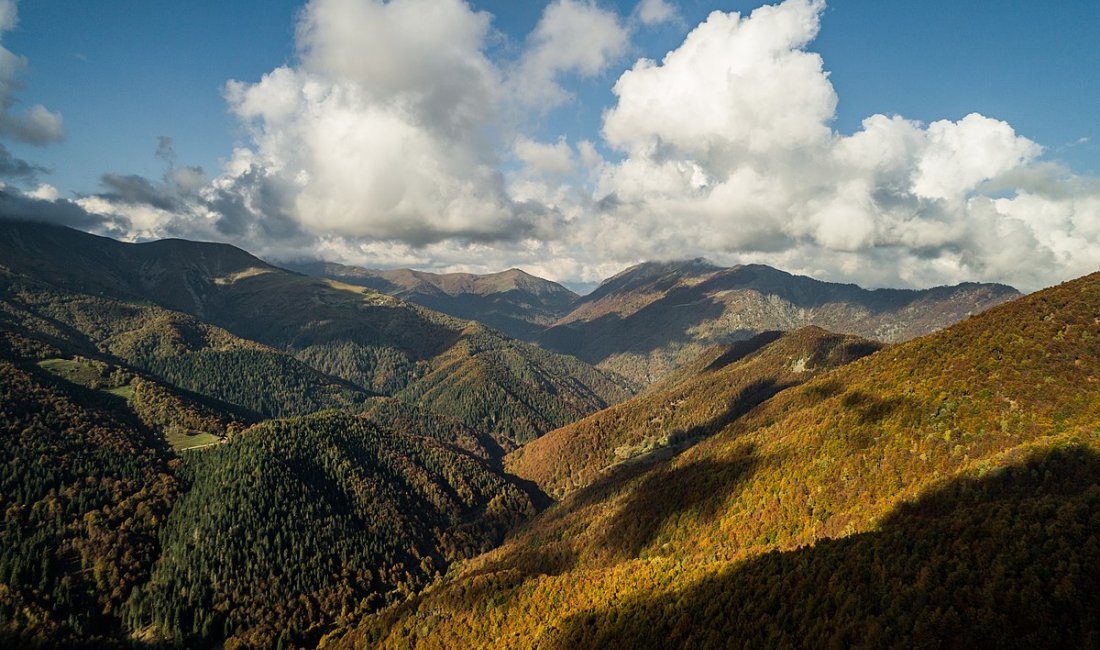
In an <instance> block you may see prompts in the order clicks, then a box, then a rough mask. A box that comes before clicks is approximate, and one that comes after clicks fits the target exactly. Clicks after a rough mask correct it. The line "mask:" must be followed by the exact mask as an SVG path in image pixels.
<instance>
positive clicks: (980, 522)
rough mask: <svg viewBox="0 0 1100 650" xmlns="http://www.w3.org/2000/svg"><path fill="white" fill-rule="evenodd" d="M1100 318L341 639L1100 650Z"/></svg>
mask: <svg viewBox="0 0 1100 650" xmlns="http://www.w3.org/2000/svg"><path fill="white" fill-rule="evenodd" d="M1098 315H1100V274H1095V275H1091V276H1088V277H1085V278H1081V279H1079V280H1076V281H1073V282H1068V283H1065V284H1062V285H1059V286H1057V287H1053V288H1051V289H1047V290H1044V291H1040V292H1038V293H1035V294H1032V295H1029V296H1026V297H1023V298H1020V299H1018V300H1015V301H1012V302H1010V303H1008V304H1005V305H1001V306H999V307H995V308H993V309H990V310H989V311H987V312H985V313H982V314H980V315H977V316H974V317H973V318H970V319H967V320H965V321H963V322H961V323H959V324H957V325H955V326H953V327H950V328H948V329H946V330H944V331H941V332H938V333H935V334H932V335H929V336H925V337H922V338H919V339H916V340H913V341H910V342H908V343H902V344H898V345H895V346H892V347H889V348H887V349H885V350H883V351H881V352H879V353H877V354H873V355H870V356H867V357H864V358H863V359H860V360H858V361H855V362H853V363H850V364H848V365H845V366H843V367H841V368H839V369H837V370H834V371H831V372H826V373H823V374H821V375H820V376H818V377H816V378H814V379H812V380H811V381H808V382H806V383H805V384H802V385H800V386H796V387H792V388H789V389H787V390H784V391H782V392H779V393H778V394H776V395H775V396H774V397H772V398H771V399H769V400H767V401H765V402H763V403H762V404H760V405H758V406H757V407H756V408H754V409H753V410H752V411H750V412H749V413H747V414H746V415H744V416H742V417H740V418H738V419H736V420H734V421H733V422H731V423H730V424H729V425H727V426H726V427H724V428H723V429H722V430H721V431H720V432H718V433H716V434H715V435H713V436H711V437H709V438H707V439H705V440H703V441H702V442H700V443H698V444H696V445H695V446H693V447H691V448H690V449H688V450H686V451H684V452H683V453H682V454H680V455H679V456H677V457H675V458H674V459H672V460H670V461H667V462H663V463H658V464H655V465H653V466H652V467H649V468H646V469H645V470H644V471H640V472H635V473H630V472H626V473H624V472H620V473H613V474H611V475H609V476H607V477H606V479H605V480H600V481H597V482H595V483H593V484H592V485H590V486H588V487H587V488H584V489H582V490H578V491H576V492H573V493H571V494H569V495H568V496H567V497H565V499H563V500H562V502H561V503H559V504H557V505H555V506H554V507H552V508H550V509H549V510H547V511H545V512H543V513H542V514H540V515H539V516H538V517H536V518H535V519H534V520H532V521H531V522H530V523H529V524H528V525H526V526H524V527H523V528H522V529H521V530H519V531H518V532H517V533H516V534H515V535H514V536H512V537H511V538H510V539H509V540H508V541H507V542H506V543H505V544H504V545H503V546H502V547H501V548H500V549H498V550H496V551H494V552H492V553H489V554H487V555H484V556H482V557H480V558H478V559H477V560H475V561H472V562H469V563H467V564H465V565H464V566H463V568H462V570H461V571H458V572H456V573H455V574H453V575H452V576H451V577H449V579H448V580H447V581H446V582H445V583H444V584H443V585H441V586H439V587H437V588H435V589H433V590H431V591H430V592H427V593H426V594H424V595H422V596H420V597H417V598H414V599H413V600H411V601H409V602H408V603H406V604H404V605H401V606H397V607H394V608H391V609H389V610H387V611H385V612H383V613H381V614H378V615H375V616H372V617H368V618H367V619H365V620H364V621H363V623H362V624H361V625H360V626H358V627H356V628H355V629H353V630H352V631H350V632H348V633H343V634H341V635H337V636H334V637H333V638H332V639H330V641H331V642H332V645H335V646H337V647H345V646H348V645H352V644H355V643H360V642H363V641H369V642H370V643H371V644H373V645H377V646H381V647H397V646H400V647H408V646H428V647H447V646H463V647H489V646H491V645H493V644H494V643H498V642H499V640H500V639H508V640H510V641H509V643H510V644H511V645H514V646H516V647H551V648H557V647H561V648H565V647H601V646H608V645H610V646H615V645H617V646H618V647H660V646H662V645H664V644H666V643H672V644H673V645H677V644H686V645H704V644H709V643H714V642H716V641H719V640H729V639H732V640H735V643H738V644H743V645H752V646H759V647H770V646H776V645H784V644H788V643H792V642H793V643H795V644H796V645H797V644H800V643H809V644H810V645H837V646H861V647H881V646H884V645H885V646H892V647H913V646H943V645H951V644H961V645H963V646H966V645H992V646H1016V645H1019V644H1027V645H1038V646H1041V647H1067V646H1073V647H1079V646H1087V645H1090V644H1092V643H1094V642H1095V640H1096V638H1097V636H1096V634H1097V630H1098V629H1100V627H1098V626H1100V617H1098V612H1100V602H1098V601H1097V596H1096V592H1095V590H1094V589H1093V587H1092V585H1094V584H1095V581H1096V580H1097V578H1098V577H1100V576H1098V574H1097V572H1096V568H1095V567H1097V566H1100V533H1098V532H1097V531H1098V530H1100V528H1098V526H1097V524H1100V463H1098V462H1097V458H1098V456H1097V454H1098V451H1100V428H1098V423H1100V316H1098ZM796 640H797V641H796ZM724 642H725V641H723V643H724Z"/></svg>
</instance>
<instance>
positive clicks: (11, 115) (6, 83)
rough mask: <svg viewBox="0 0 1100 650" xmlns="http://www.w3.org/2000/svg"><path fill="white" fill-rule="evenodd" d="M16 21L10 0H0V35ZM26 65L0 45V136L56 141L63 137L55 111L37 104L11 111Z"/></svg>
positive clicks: (33, 141)
mask: <svg viewBox="0 0 1100 650" xmlns="http://www.w3.org/2000/svg"><path fill="white" fill-rule="evenodd" d="M17 22H18V15H17V11H16V6H15V2H14V0H0V36H2V35H3V33H4V32H7V31H11V30H12V29H14V28H15V25H16V23H17ZM26 67H27V61H26V59H24V58H23V57H21V56H18V55H16V54H14V53H12V52H11V50H8V49H7V48H6V47H4V46H3V45H0V137H5V138H11V139H14V140H19V141H21V142H26V143H28V144H32V145H36V146H42V145H46V144H50V143H52V142H59V141H61V140H62V139H64V137H65V128H64V125H63V122H62V119H61V115H60V114H59V113H53V112H50V111H49V110H47V109H46V107H45V106H42V105H41V104H36V105H34V106H31V107H30V108H29V109H27V111H26V112H25V113H17V112H15V111H13V107H14V105H15V103H16V99H15V94H16V92H17V91H18V90H19V88H20V86H19V79H18V77H19V74H20V73H21V72H22V71H23V69H24V68H26Z"/></svg>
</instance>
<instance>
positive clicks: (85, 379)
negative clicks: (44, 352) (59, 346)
mask: <svg viewBox="0 0 1100 650" xmlns="http://www.w3.org/2000/svg"><path fill="white" fill-rule="evenodd" d="M38 367H39V368H42V369H43V370H45V371H47V372H49V373H50V374H52V375H55V376H57V377H60V378H62V379H64V380H65V381H71V382H72V383H74V384H80V385H81V386H88V387H91V386H92V385H93V384H94V383H96V382H99V381H100V380H101V379H102V378H103V374H104V369H105V365H104V364H99V363H96V362H95V361H91V360H89V359H80V358H77V359H46V360H45V361H39V362H38Z"/></svg>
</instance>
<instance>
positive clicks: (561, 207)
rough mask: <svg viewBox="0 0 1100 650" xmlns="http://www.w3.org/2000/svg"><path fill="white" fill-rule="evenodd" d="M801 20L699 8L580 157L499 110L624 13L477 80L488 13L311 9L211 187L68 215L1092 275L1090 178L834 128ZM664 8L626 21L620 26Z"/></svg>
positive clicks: (614, 252) (169, 181)
mask: <svg viewBox="0 0 1100 650" xmlns="http://www.w3.org/2000/svg"><path fill="white" fill-rule="evenodd" d="M3 6H4V5H3V4H2V3H0V25H3V24H4V23H3V20H4V18H3V16H4V14H3V13H2V7H3ZM824 8H825V3H824V2H823V1H822V0H786V1H784V2H782V3H779V4H776V5H769V6H763V7H760V8H758V9H756V10H755V11H753V12H751V14H748V15H745V14H740V13H735V12H722V11H715V12H713V13H711V14H710V15H709V16H708V17H707V19H706V20H705V21H704V22H702V23H701V24H699V25H698V26H697V27H695V28H694V29H693V30H691V32H690V33H689V34H687V36H686V37H685V38H684V40H683V42H682V44H680V45H679V46H678V47H676V48H675V49H673V50H672V51H671V52H668V53H667V54H666V55H665V56H664V57H662V58H661V59H660V60H650V59H641V60H639V61H637V62H635V63H634V64H633V65H631V66H630V67H629V69H627V70H625V71H623V72H622V73H621V74H620V75H619V76H618V79H617V81H615V83H614V85H613V93H614V101H613V103H612V105H611V106H609V107H607V109H606V111H605V113H604V117H603V122H602V131H601V135H602V141H599V142H589V141H580V142H575V143H571V142H570V141H569V140H568V139H567V138H566V137H564V136H562V137H553V136H549V137H548V136H546V135H545V134H544V135H542V136H540V137H535V136H534V135H533V134H532V133H530V132H527V131H525V129H524V127H525V126H528V124H527V122H526V121H525V120H524V119H522V118H521V119H515V117H514V115H513V112H514V111H515V110H516V109H517V108H518V109H522V110H523V111H525V112H527V113H530V112H532V111H533V112H534V113H535V114H537V115H543V114H545V112H546V111H549V110H553V109H554V107H561V106H563V105H567V103H568V102H569V101H570V98H571V95H570V91H569V90H568V88H569V85H570V81H572V80H574V79H575V78H576V77H596V76H599V75H601V74H606V73H608V72H609V71H610V70H612V66H614V65H615V64H616V62H618V61H620V60H621V58H622V57H623V56H624V54H625V52H626V51H627V50H628V48H629V41H630V32H629V29H630V28H629V27H628V26H625V25H626V23H624V20H623V19H622V17H620V16H618V15H616V14H614V13H612V12H610V11H608V10H606V9H603V8H601V7H600V6H598V5H597V4H595V3H594V2H591V1H587V0H555V1H554V2H551V3H550V4H549V5H548V6H547V8H546V10H545V12H544V14H543V16H542V18H541V19H540V21H539V23H538V25H537V26H536V27H535V29H534V30H533V32H532V33H531V34H530V35H529V37H528V38H527V39H526V41H525V43H524V44H523V48H522V50H521V51H520V52H519V53H518V54H517V55H515V56H514V57H512V59H511V60H499V59H498V60H490V59H489V58H488V56H487V55H486V53H485V52H486V43H487V40H488V39H490V38H491V33H492V32H491V30H492V27H491V17H490V16H489V15H488V14H485V13H480V12H476V11H474V10H472V9H471V8H470V6H469V5H467V4H466V3H465V2H462V1H461V0H389V1H388V2H383V1H382V0H367V1H363V0H312V1H311V2H310V3H309V4H308V5H307V6H306V7H305V8H304V10H303V11H302V13H301V16H300V19H299V23H298V25H297V29H296V40H297V48H298V56H297V59H296V61H295V62H294V63H293V64H290V65H285V66H281V67H278V68H275V69H274V70H272V71H271V72H269V73H268V74H266V75H264V76H263V78H262V79H260V80H258V81H256V82H253V83H247V82H239V81H231V82H229V83H228V84H227V85H226V87H225V97H226V99H227V102H228V104H229V107H230V110H231V111H232V113H233V114H234V115H235V116H237V117H238V118H239V119H240V120H241V122H242V123H243V124H244V125H245V128H246V131H247V135H248V142H246V143H244V144H242V145H241V146H240V147H239V148H238V149H237V150H236V151H235V152H234V154H233V156H232V157H231V159H230V160H229V161H228V162H227V163H226V165H225V168H224V169H223V170H222V172H221V174H220V175H219V176H217V177H215V178H213V179H210V178H208V177H207V176H206V174H205V173H204V172H203V170H201V169H198V168H193V167H186V166H180V165H178V164H177V161H176V157H175V154H174V152H173V151H172V148H171V142H170V141H167V140H162V141H161V142H160V143H159V144H160V146H159V148H158V156H159V157H160V158H161V160H163V161H164V163H165V165H166V171H165V173H164V175H163V177H162V178H160V179H158V180H155V181H153V180H148V179H143V178H139V177H133V176H129V175H126V174H112V175H106V176H104V178H103V185H104V191H103V192H102V193H101V194H99V195H95V196H88V197H81V198H79V199H78V200H77V201H76V202H75V203H72V205H73V206H76V207H78V208H80V209H82V210H84V211H85V212H86V213H90V214H100V215H105V216H104V217H102V219H103V224H105V225H103V226H102V227H104V228H118V227H120V224H124V225H125V224H128V225H127V226H126V227H128V228H129V230H128V233H129V236H130V237H134V238H140V237H154V236H166V235H173V236H190V237H198V238H203V239H221V240H228V241H232V242H234V243H238V244H241V245H243V246H245V247H246V248H249V249H250V250H253V251H254V252H257V253H260V254H263V255H267V256H269V257H272V258H276V259H279V258H282V259H291V258H303V257H323V258H328V259H333V260H336V261H344V262H347V263H352V264H363V265H367V266H412V267H416V268H424V269H428V270H437V271H443V270H464V271H472V272H484V271H493V270H499V269H501V268H507V267H510V266H521V267H523V268H525V269H527V270H529V271H532V272H535V273H539V274H543V275H545V276H547V277H551V278H554V279H559V280H564V281H574V282H578V281H579V282H587V281H593V280H598V279H601V278H603V277H607V276H609V275H611V274H613V273H614V272H617V271H619V270H621V268H622V267H623V266H625V265H627V264H632V263H636V262H638V261H641V260H645V259H654V258H661V259H669V258H694V257H698V256H700V255H706V256H708V257H710V258H712V259H714V260H715V261H719V262H724V263H738V262H745V263H748V262H757V263H767V264H772V265H775V266H778V267H780V268H784V269H787V270H790V271H794V272H801V273H807V274H810V275H815V276H817V277H821V278H825V279H831V280H845V281H855V282H859V283H861V284H865V285H871V286H931V285H934V284H943V283H952V282H960V281H964V280H984V281H1000V282H1008V283H1011V284H1014V285H1016V286H1018V287H1020V288H1022V289H1025V290H1030V289H1035V288H1038V287H1041V286H1044V285H1048V284H1052V283H1055V282H1058V281H1060V280H1064V279H1067V278H1070V277H1073V276H1077V275H1081V274H1084V273H1087V272H1090V271H1093V270H1096V269H1097V267H1100V181H1097V179H1092V178H1085V177H1080V176H1077V175H1075V174H1073V173H1072V172H1071V171H1070V170H1068V169H1066V168H1064V167H1061V166H1059V165H1058V164H1055V163H1053V162H1050V161H1048V160H1045V159H1044V150H1043V149H1042V147H1041V146H1040V145H1038V144H1037V143H1035V142H1033V141H1031V140H1029V139H1028V138H1026V137H1024V136H1022V135H1020V134H1018V133H1017V132H1016V131H1015V129H1014V128H1013V127H1012V126H1011V125H1010V124H1008V123H1006V122H1004V121H1002V120H998V119H995V118H992V117H988V116H984V115H980V114H976V113H975V114H970V115H963V116H949V117H948V118H947V119H942V120H937V121H933V122H931V123H928V124H925V123H921V122H917V121H914V120H909V119H906V118H904V117H903V116H898V115H872V116H869V117H867V118H866V119H865V120H864V121H863V122H862V125H861V126H860V128H859V129H857V130H856V131H855V132H854V133H840V132H837V131H836V130H835V129H834V128H833V125H832V123H833V119H834V116H835V112H836V107H837V101H838V98H837V94H836V92H835V90H834V88H833V86H832V84H831V83H830V81H829V73H828V71H827V68H826V64H825V62H824V61H823V60H822V58H821V56H820V55H818V54H817V53H815V52H813V51H811V49H810V47H811V44H812V42H813V40H814V39H815V37H816V36H817V34H818V32H819V30H820V29H821V27H822V26H821V18H822V14H823V11H824ZM670 9H671V5H670V4H668V3H665V2H660V1H650V0H646V1H643V2H641V3H639V4H638V5H637V7H636V9H635V14H636V17H637V22H639V23H641V24H647V23H656V22H660V21H661V20H669V19H670V14H668V13H667V12H668V10H670ZM674 18H675V16H674V15H672V19H674ZM0 162H2V156H0ZM32 171H33V170H32ZM25 198H26V200H30V199H31V198H32V197H29V196H28V197H25ZM42 198H45V195H44V196H43V197H42Z"/></svg>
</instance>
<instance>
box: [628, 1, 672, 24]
mask: <svg viewBox="0 0 1100 650" xmlns="http://www.w3.org/2000/svg"><path fill="white" fill-rule="evenodd" d="M637 12H638V20H640V21H642V24H643V25H659V24H661V23H665V22H668V21H670V20H674V19H675V18H676V8H675V7H673V6H672V5H670V4H669V3H667V2H665V0H641V2H639V3H638V9H637Z"/></svg>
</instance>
